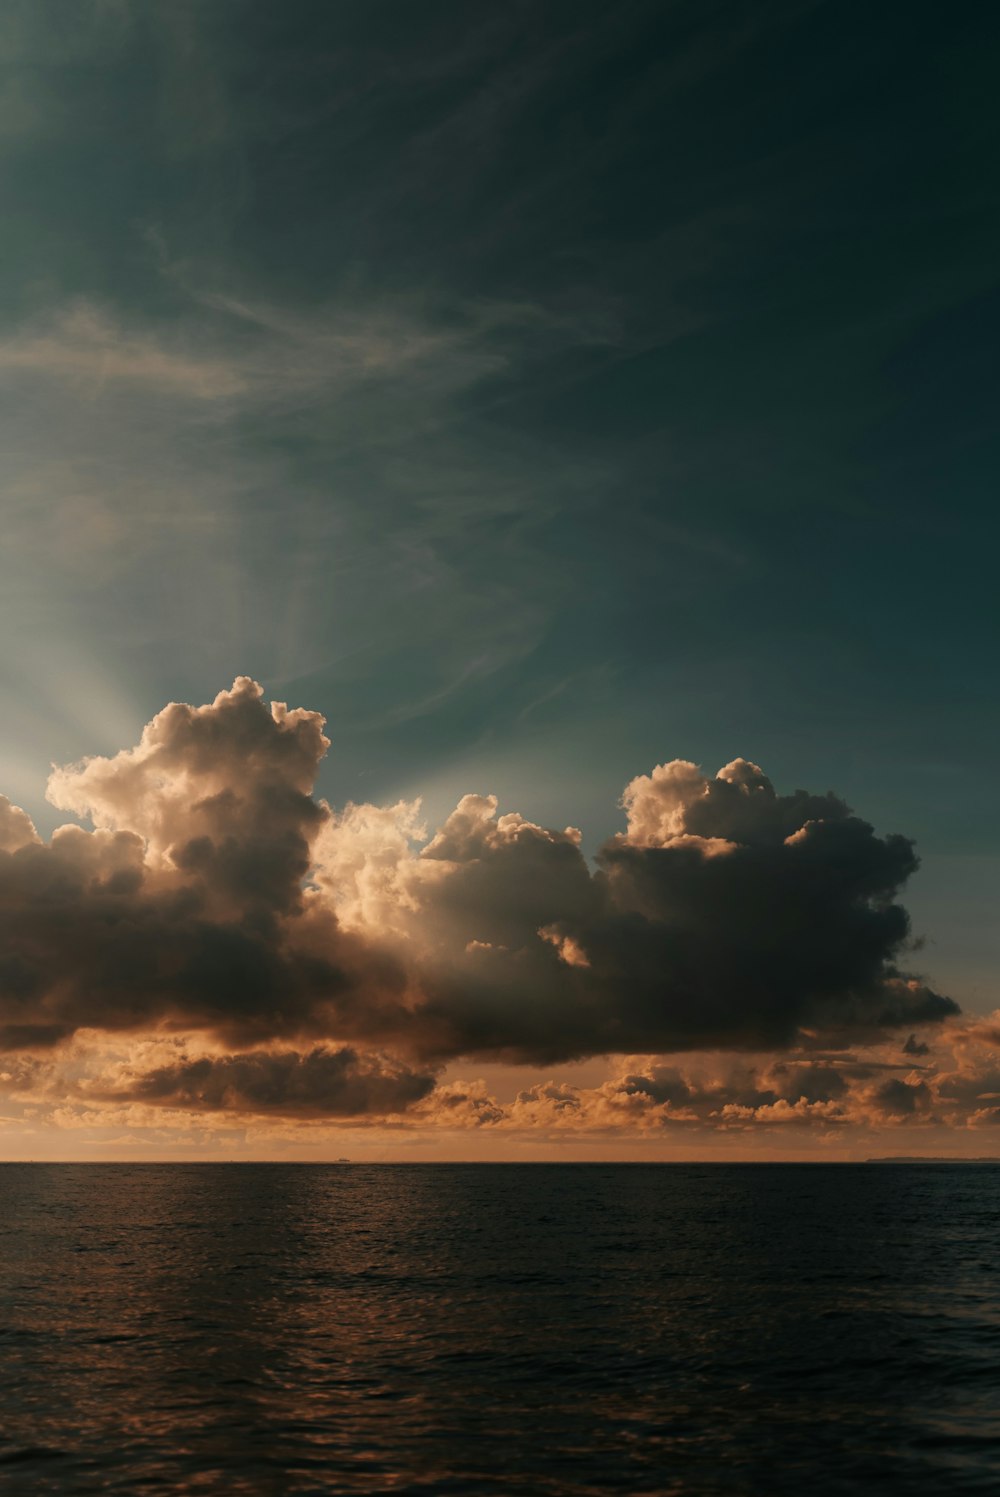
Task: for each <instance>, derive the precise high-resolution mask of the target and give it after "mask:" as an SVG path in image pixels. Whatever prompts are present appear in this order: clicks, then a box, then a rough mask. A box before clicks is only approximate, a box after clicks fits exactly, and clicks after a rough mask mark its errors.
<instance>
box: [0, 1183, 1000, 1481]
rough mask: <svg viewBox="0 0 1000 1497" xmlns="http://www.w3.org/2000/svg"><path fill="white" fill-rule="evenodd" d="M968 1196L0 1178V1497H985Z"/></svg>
mask: <svg viewBox="0 0 1000 1497" xmlns="http://www.w3.org/2000/svg"><path fill="white" fill-rule="evenodd" d="M998 1269H1000V1169H998V1168H995V1167H992V1166H988V1165H973V1166H966V1167H958V1166H944V1165H938V1166H935V1165H927V1166H924V1165H892V1166H886V1165H856V1166H855V1165H818V1166H812V1165H733V1166H729V1165H716V1166H697V1165H680V1166H678V1165H661V1166H656V1165H653V1166H642V1165H638V1166H608V1167H605V1166H599V1165H486V1166H478V1165H438V1166H395V1167H394V1166H372V1167H368V1166H360V1165H341V1166H333V1167H313V1166H306V1165H298V1166H296V1165H191V1166H187V1165H168V1166H158V1165H146V1166H134V1167H133V1166H101V1165H90V1166H87V1165H5V1166H0V1312H2V1313H0V1489H2V1491H3V1492H4V1493H5V1494H6V1493H8V1492H10V1493H12V1494H17V1497H22V1494H23V1497H34V1494H36V1493H38V1494H44V1493H60V1494H62V1493H85V1492H120V1493H128V1494H130V1497H131V1494H144V1493H166V1494H178V1493H179V1494H186V1493H208V1494H216V1493H218V1494H227V1497H228V1494H234V1497H236V1494H244V1493H245V1494H275V1497H278V1494H281V1497H283V1494H286V1493H328V1492H392V1493H411V1492H412V1493H418V1492H419V1493H490V1492H498V1493H505V1492H525V1493H536V1494H545V1493H553V1494H556V1493H558V1494H564V1493H607V1492H658V1493H688V1492H690V1493H720V1494H727V1497H728V1494H739V1493H752V1494H754V1497H759V1494H771V1493H795V1494H797V1497H798V1494H801V1493H803V1492H807V1493H809V1494H812V1497H816V1494H826V1493H845V1494H846V1493H859V1492H872V1493H882V1492H890V1493H896V1492H904V1493H905V1492H920V1493H928V1494H932V1493H933V1494H944V1493H954V1492H982V1493H990V1494H995V1493H997V1492H998V1491H1000V1273H998Z"/></svg>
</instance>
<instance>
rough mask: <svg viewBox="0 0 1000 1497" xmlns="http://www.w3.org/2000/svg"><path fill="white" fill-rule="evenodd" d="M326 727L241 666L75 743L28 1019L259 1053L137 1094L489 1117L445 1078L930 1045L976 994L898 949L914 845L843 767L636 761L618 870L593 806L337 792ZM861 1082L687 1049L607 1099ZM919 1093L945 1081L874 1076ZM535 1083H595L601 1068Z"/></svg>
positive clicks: (6, 912)
mask: <svg viewBox="0 0 1000 1497" xmlns="http://www.w3.org/2000/svg"><path fill="white" fill-rule="evenodd" d="M328 747H329V740H328V738H327V737H326V734H325V732H324V723H323V719H322V718H321V717H320V716H319V715H318V714H316V713H313V712H309V711H305V710H302V709H296V710H289V709H288V708H287V707H285V706H284V705H283V704H280V703H272V704H270V705H268V704H267V703H266V702H265V700H264V697H263V692H262V690H261V688H260V687H259V686H258V685H257V684H256V683H255V682H253V681H252V680H250V679H249V678H247V677H241V678H239V679H238V680H237V681H236V682H235V683H234V685H233V687H232V688H231V689H230V690H229V691H224V692H221V693H220V694H219V695H218V696H217V697H216V698H215V700H214V701H213V702H212V703H210V704H208V705H205V706H201V707H191V706H186V705H183V704H178V703H174V704H171V705H170V706H168V707H166V708H165V709H164V710H163V711H162V712H161V713H159V714H158V715H157V716H156V717H155V718H154V719H153V721H152V722H151V723H150V724H149V725H148V726H147V727H146V729H145V730H144V732H143V734H142V737H141V740H140V742H139V743H138V744H137V745H135V746H134V747H132V748H128V749H124V750H122V751H121V752H120V753H118V754H116V755H114V756H112V757H97V758H92V759H89V760H85V761H84V762H82V763H80V764H75V765H70V766H66V767H64V768H61V769H57V770H55V771H54V772H53V774H52V777H51V780H50V785H49V797H50V799H51V800H52V802H53V803H54V804H55V805H56V806H58V807H60V808H61V809H63V810H66V811H68V812H71V813H73V814H74V815H76V816H77V817H79V818H81V819H84V820H86V821H88V822H89V824H90V825H89V829H88V828H84V827H81V826H76V825H68V826H64V827H61V828H59V829H58V830H57V831H56V832H55V833H54V835H53V837H52V838H51V840H50V841H49V842H48V843H45V842H42V841H41V840H40V839H39V837H38V835H37V833H36V832H35V830H34V828H33V826H32V825H31V822H30V820H29V819H28V818H27V816H25V815H24V813H23V812H21V811H19V810H18V809H17V808H16V807H12V806H11V805H10V804H9V802H7V801H5V800H4V801H0V1046H2V1047H3V1048H5V1049H6V1050H7V1051H9V1052H22V1053H23V1052H27V1051H35V1052H38V1051H40V1050H41V1049H43V1048H44V1047H46V1046H48V1047H58V1046H60V1045H63V1046H65V1044H66V1042H67V1041H68V1040H69V1039H70V1037H71V1036H72V1035H73V1034H74V1033H76V1032H78V1031H80V1030H84V1029H86V1030H88V1031H95V1032H97V1033H105V1034H109V1035H113V1034H114V1033H116V1032H122V1031H131V1032H133V1033H135V1034H137V1035H144V1034H153V1035H157V1034H158V1035H161V1036H162V1035H171V1034H173V1035H180V1036H190V1037H194V1038H196V1039H197V1037H199V1036H200V1037H201V1038H202V1039H203V1040H204V1041H206V1042H208V1043H209V1044H210V1045H212V1046H218V1045H223V1046H225V1047H227V1049H228V1050H230V1051H231V1052H233V1053H230V1054H228V1055H222V1056H218V1055H210V1054H197V1055H193V1056H189V1057H188V1058H186V1059H183V1060H178V1059H176V1058H172V1059H170V1060H169V1061H168V1062H166V1063H162V1064H158V1065H155V1066H152V1067H150V1068H148V1069H147V1070H146V1071H145V1072H142V1073H140V1072H138V1071H135V1070H133V1072H132V1073H130V1075H129V1077H128V1078H127V1079H124V1078H122V1077H120V1078H119V1081H118V1083H116V1084H117V1085H118V1087H119V1090H120V1091H122V1094H123V1095H125V1094H127V1095H128V1096H129V1097H131V1098H133V1099H142V1100H143V1101H145V1102H151V1103H154V1104H155V1105H159V1106H177V1107H182V1106H183V1107H187V1108H193V1109H196V1110H202V1111H211V1110H233V1109H236V1110H244V1111H253V1110H254V1108H256V1109H257V1110H260V1111H265V1112H266V1111H280V1110H282V1109H284V1110H285V1111H287V1112H288V1113H289V1115H306V1114H308V1113H310V1112H313V1111H314V1112H315V1113H316V1115H320V1114H322V1113H324V1112H325V1113H327V1114H328V1115H330V1116H341V1115H346V1113H347V1112H349V1111H352V1110H353V1111H355V1112H356V1113H357V1114H358V1115H367V1114H369V1113H371V1112H372V1111H373V1110H382V1111H385V1112H393V1111H397V1110H399V1109H400V1108H403V1107H406V1106H410V1107H412V1106H420V1107H422V1108H425V1110H426V1108H427V1107H429V1106H431V1103H432V1101H433V1102H434V1105H436V1106H437V1108H438V1111H439V1113H440V1114H441V1115H442V1116H445V1115H448V1114H451V1115H452V1116H454V1117H457V1116H459V1115H461V1116H462V1117H465V1118H469V1119H472V1120H473V1121H474V1122H475V1123H477V1124H478V1125H483V1124H493V1123H497V1122H499V1121H500V1117H499V1115H498V1113H497V1106H498V1104H495V1103H494V1101H493V1100H492V1099H490V1098H489V1097H488V1096H486V1095H485V1094H481V1093H480V1092H478V1091H476V1090H475V1088H474V1087H472V1088H471V1089H470V1088H469V1087H467V1088H465V1089H464V1090H462V1089H459V1090H458V1091H454V1090H452V1091H448V1090H446V1089H444V1088H439V1089H438V1092H437V1093H436V1094H435V1098H434V1099H432V1098H430V1096H429V1093H430V1088H431V1084H432V1083H431V1078H432V1077H433V1075H434V1073H435V1072H436V1071H438V1070H439V1069H440V1067H441V1066H442V1065H444V1064H445V1063H446V1062H448V1061H450V1060H453V1059H455V1058H457V1057H471V1058H482V1059H489V1060H494V1061H496V1060H499V1061H503V1062H525V1063H530V1064H534V1065H548V1064H554V1063H557V1062H560V1061H564V1060H568V1059H572V1058H579V1057H586V1056H595V1055H603V1054H608V1055H611V1054H624V1053H642V1054H650V1053H655V1054H661V1055H662V1054H667V1053H670V1052H673V1053H675V1054H676V1053H679V1052H684V1051H695V1050H713V1051H724V1050H729V1051H739V1050H744V1051H751V1050H757V1051H760V1050H763V1049H775V1050H781V1049H784V1050H788V1049H790V1048H794V1047H796V1046H801V1045H803V1044H806V1043H811V1044H813V1045H819V1044H822V1043H823V1042H824V1038H825V1040H826V1041H827V1042H828V1043H834V1042H835V1043H836V1044H838V1045H840V1046H841V1047H842V1046H844V1045H845V1044H848V1043H852V1042H854V1041H855V1040H857V1039H859V1038H860V1039H863V1040H865V1041H866V1042H870V1041H873V1040H879V1039H881V1038H882V1037H884V1036H887V1035H889V1034H891V1033H893V1032H895V1031H897V1030H902V1031H903V1032H904V1033H907V1034H909V1036H910V1038H909V1039H908V1040H907V1041H906V1045H905V1047H904V1049H905V1052H906V1054H907V1055H908V1057H910V1058H914V1057H917V1056H919V1055H921V1053H922V1051H921V1048H920V1043H919V1042H918V1040H917V1039H916V1037H915V1031H916V1029H917V1027H919V1026H923V1027H924V1030H927V1028H928V1026H930V1027H931V1028H932V1027H933V1026H934V1025H936V1024H938V1023H939V1022H940V1021H941V1020H943V1019H946V1018H948V1017H949V1016H951V1015H953V1014H954V1013H955V1012H956V1007H955V1005H954V1004H953V1003H952V1002H951V1001H950V1000H949V999H948V998H946V997H943V996H942V995H940V994H937V993H935V992H934V991H933V990H932V989H930V988H929V987H927V986H926V985H924V984H923V983H922V982H921V981H919V980H918V979H917V978H915V977H912V976H910V975H908V974H906V973H904V972H902V971H901V970H900V969H899V966H898V962H899V959H900V955H901V953H902V951H903V950H904V949H905V943H906V940H907V936H908V931H909V926H908V920H907V916H906V913H905V911H904V909H903V908H902V906H901V905H900V904H899V903H898V902H897V894H898V892H899V890H900V888H901V887H902V885H903V884H904V883H905V881H906V879H907V878H908V877H909V875H910V874H911V873H912V872H913V870H914V869H915V868H916V866H917V862H916V857H915V854H914V851H913V847H912V844H911V843H910V842H909V841H908V840H907V839H906V838H905V837H901V836H888V837H880V836H878V835H876V833H875V831H874V830H873V828H872V827H871V826H869V825H868V823H866V822H865V821H863V820H861V819H859V818H857V817H855V816H854V815H852V813H851V812H850V810H849V808H848V807H847V806H846V805H845V804H844V802H843V801H841V800H840V799H839V798H838V797H836V796H834V795H832V794H823V795H811V794H807V793H806V792H805V791H801V790H798V791H795V792H794V793H792V794H790V795H781V794H778V793H777V792H776V791H775V789H774V787H773V786H772V784H771V782H770V781H769V780H768V779H767V777H766V776H765V775H764V774H763V772H762V771H761V770H760V769H759V767H758V766H756V765H754V764H751V763H749V762H748V761H746V760H742V759H737V760H734V761H733V762H732V763H731V764H729V765H727V766H725V768H724V769H722V770H721V771H720V772H719V774H718V775H717V776H716V777H714V778H711V779H710V778H707V777H706V776H704V775H702V773H701V772H700V771H699V770H698V769H697V767H696V766H694V765H693V764H689V763H687V762H686V761H674V762H672V763H670V764H664V765H660V766H658V767H657V768H655V769H654V770H653V771H652V773H651V774H650V775H648V776H640V777H638V778H636V779H634V780H633V781H632V782H631V783H630V784H629V785H628V786H627V787H626V790H625V792H624V795H623V800H622V804H623V808H624V810H625V815H626V828H625V831H624V832H623V833H622V834H620V835H619V836H617V837H614V838H612V839H611V841H610V842H608V843H607V844H606V845H605V846H604V847H603V848H601V849H600V851H599V853H598V855H597V859H596V866H592V865H591V864H590V863H589V862H588V860H587V859H586V857H585V856H584V854H583V851H582V848H581V834H580V832H579V831H578V830H576V829H575V828H573V827H567V828H564V829H562V830H558V829H552V828H546V827H544V826H541V825H538V824H536V823H534V822H532V821H529V820H527V819H526V818H524V817H523V816H521V815H519V814H517V813H516V812H505V813H501V812H500V809H499V807H498V805H497V802H496V800H495V798H494V797H492V796H489V795H479V794H475V795H466V796H464V797H463V798H462V799H461V800H460V802H459V804H458V806H457V807H456V809H455V810H454V811H453V812H452V813H451V815H450V816H449V817H447V818H446V820H445V821H444V823H443V825H442V826H441V827H440V828H439V829H438V830H437V831H436V832H434V834H433V835H431V836H428V833H427V829H426V828H425V827H424V826H423V825H422V824H421V821H420V814H419V806H418V805H417V804H415V803H399V804H397V805H396V806H393V807H375V806H355V805H349V806H347V807H346V808H345V809H344V810H343V811H340V812H335V811H332V810H331V809H330V808H329V807H328V806H327V805H326V804H325V803H324V802H322V801H320V800H318V799H317V798H316V797H315V795H314V784H315V779H316V774H317V770H318V766H319V764H320V761H321V759H322V757H323V755H324V754H325V753H326V751H327V749H328ZM895 1043H896V1047H897V1052H898V1049H899V1043H900V1042H899V1040H898V1039H897V1040H896V1041H895ZM758 1079H759V1078H758ZM844 1085H845V1083H844V1081H843V1077H842V1076H841V1075H840V1074H839V1072H837V1071H836V1070H835V1068H833V1067H831V1066H829V1065H828V1066H827V1067H826V1070H825V1072H824V1070H823V1067H822V1066H818V1065H814V1066H813V1067H812V1068H811V1069H810V1070H809V1072H808V1075H807V1074H806V1073H805V1072H804V1071H802V1068H801V1067H799V1073H798V1074H797V1077H796V1078H794V1079H793V1080H791V1081H789V1082H787V1084H786V1083H785V1082H781V1081H779V1080H778V1072H777V1071H775V1072H774V1073H773V1074H771V1076H770V1078H769V1080H768V1084H767V1085H762V1086H757V1084H756V1083H755V1085H754V1087H751V1088H750V1089H749V1091H748V1090H747V1089H746V1088H744V1090H743V1091H742V1092H740V1091H738V1090H737V1091H733V1090H732V1089H730V1091H729V1092H728V1093H726V1094H725V1095H723V1092H724V1091H725V1088H723V1091H719V1089H718V1087H717V1088H716V1092H715V1093H714V1094H713V1096H712V1098H711V1099H710V1101H711V1106H709V1102H708V1101H705V1099H704V1098H703V1097H702V1095H701V1093H700V1092H699V1091H698V1088H697V1087H695V1088H694V1089H692V1086H691V1083H690V1081H688V1080H684V1079H683V1078H681V1077H680V1074H679V1073H672V1072H670V1071H669V1069H666V1070H665V1069H664V1068H663V1066H662V1065H661V1066H659V1067H658V1068H654V1069H653V1070H652V1071H651V1072H650V1073H649V1074H645V1075H641V1074H640V1073H639V1072H638V1071H636V1072H634V1073H631V1074H630V1075H629V1076H628V1077H626V1078H625V1079H624V1080H623V1081H622V1082H621V1084H620V1085H618V1086H617V1089H612V1091H611V1092H608V1093H605V1094H602V1099H601V1100H600V1103H599V1108H598V1110H600V1109H603V1113H604V1114H606V1115H607V1116H608V1117H610V1116H612V1115H614V1116H620V1115H623V1114H624V1113H628V1114H629V1115H638V1114H639V1113H645V1112H646V1111H648V1108H649V1106H653V1107H658V1108H661V1109H662V1108H668V1109H672V1116H674V1117H676V1118H680V1117H681V1116H682V1115H686V1116H688V1117H689V1118H690V1117H701V1116H703V1115H705V1109H706V1107H708V1108H709V1110H710V1111H712V1112H714V1114H717V1115H720V1116H721V1115H722V1112H723V1110H724V1108H725V1107H726V1106H730V1107H734V1108H738V1109H747V1108H749V1109H751V1110H752V1111H753V1112H754V1113H755V1115H756V1114H757V1113H759V1112H760V1110H761V1109H766V1108H772V1109H775V1108H777V1109H778V1112H775V1113H774V1114H773V1117H774V1119H777V1117H778V1114H779V1113H780V1114H781V1116H782V1117H783V1116H785V1114H786V1113H787V1111H788V1109H789V1108H791V1109H793V1110H794V1109H798V1115H801V1116H802V1117H806V1116H807V1115H810V1114H808V1109H810V1108H812V1109H814V1112H815V1115H816V1116H817V1117H819V1116H821V1115H822V1116H824V1117H826V1118H828V1119H829V1118H832V1117H833V1116H834V1110H835V1109H836V1108H837V1107H839V1106H840V1105H841V1101H842V1097H843V1091H844ZM109 1099H110V1094H109ZM435 1099H436V1100H435ZM779 1104H782V1105H781V1107H779ZM908 1104H912V1107H911V1108H910V1110H911V1111H913V1110H915V1109H918V1107H919V1106H921V1105H923V1098H922V1096H918V1095H917V1094H916V1093H914V1094H913V1095H912V1096H911V1095H910V1094H909V1093H907V1094H905V1095H904V1094H903V1093H899V1092H897V1091H895V1090H892V1089H890V1090H889V1091H887V1092H885V1094H884V1095H883V1096H882V1097H881V1098H880V1099H876V1100H875V1101H873V1103H872V1105H873V1106H876V1105H877V1106H881V1107H882V1109H883V1111H886V1112H890V1111H891V1110H892V1109H893V1108H896V1109H897V1111H898V1110H899V1109H903V1110H905V1109H906V1107H907V1105H908ZM595 1106H598V1104H597V1103H593V1104H591V1106H590V1112H593V1109H594V1107H595ZM516 1108H517V1109H519V1115H520V1116H521V1117H522V1119H525V1120H527V1119H530V1118H535V1119H536V1120H537V1119H540V1118H542V1117H543V1116H546V1117H549V1116H552V1117H556V1116H558V1117H560V1118H561V1117H563V1115H565V1116H566V1117H567V1118H569V1117H571V1116H573V1115H578V1114H579V1113H580V1110H581V1109H580V1107H578V1106H577V1098H576V1097H575V1094H574V1093H573V1091H572V1089H569V1090H568V1091H565V1092H552V1091H551V1090H547V1091H540V1092H538V1094H537V1095H529V1094H528V1093H525V1094H523V1095H522V1097H521V1098H519V1100H518V1102H517V1104H516ZM616 1109H617V1111H616ZM584 1111H587V1109H586V1108H584ZM602 1115H603V1114H602ZM504 1116H505V1117H506V1116H508V1114H507V1113H506V1112H504ZM730 1116H732V1117H736V1116H737V1114H735V1113H734V1114H730ZM739 1116H742V1114H739ZM770 1116H771V1115H770V1114H768V1115H766V1116H765V1115H762V1116H761V1119H760V1120H761V1121H764V1120H767V1118H768V1117H770Z"/></svg>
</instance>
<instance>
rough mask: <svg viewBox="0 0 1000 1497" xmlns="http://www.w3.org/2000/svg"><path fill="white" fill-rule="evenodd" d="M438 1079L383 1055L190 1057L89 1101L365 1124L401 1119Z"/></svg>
mask: <svg viewBox="0 0 1000 1497" xmlns="http://www.w3.org/2000/svg"><path fill="white" fill-rule="evenodd" d="M433 1086H434V1076H433V1075H431V1074H429V1073H423V1074H421V1073H418V1072H415V1071H413V1070H411V1069H410V1068H409V1067H407V1066H405V1065H403V1064H402V1063H401V1062H400V1061H398V1060H394V1059H392V1058H391V1057H389V1056H384V1055H364V1054H359V1053H358V1052H357V1051H356V1050H352V1049H350V1048H346V1047H345V1048H343V1049H340V1050H331V1049H328V1048H326V1047H324V1046H316V1047H315V1048H314V1049H312V1050H308V1051H306V1052H305V1053H298V1052H296V1051H294V1050H277V1051H271V1050H258V1051H249V1052H246V1053H243V1054H236V1055H202V1056H197V1057H193V1058H188V1057H185V1058H184V1059H182V1060H179V1061H175V1062H173V1063H171V1064H167V1065H160V1066H154V1067H152V1068H151V1069H148V1070H134V1069H131V1068H130V1067H128V1066H123V1067H120V1068H119V1070H118V1073H117V1075H116V1076H115V1077H114V1078H113V1080H111V1081H110V1084H109V1079H108V1078H105V1079H104V1080H103V1081H98V1082H96V1083H91V1084H90V1085H88V1087H87V1088H86V1092H85V1095H86V1097H87V1099H88V1100H89V1101H97V1102H101V1103H125V1102H139V1103H147V1104H149V1105H151V1106H157V1107H173V1108H181V1109H183V1110H185V1111H191V1112H230V1113H237V1114H240V1115H254V1114H258V1113H264V1114H266V1113H277V1114H279V1115H281V1116H283V1117H304V1118H331V1117H362V1116H365V1115H366V1114H369V1113H377V1114H379V1115H385V1114H392V1113H397V1112H402V1111H404V1110H405V1109H406V1108H408V1107H411V1106H412V1105H413V1104H414V1103H417V1102H420V1101H421V1100H422V1099H423V1098H424V1097H426V1096H427V1095H428V1093H429V1092H430V1091H431V1090H432V1089H433Z"/></svg>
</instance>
